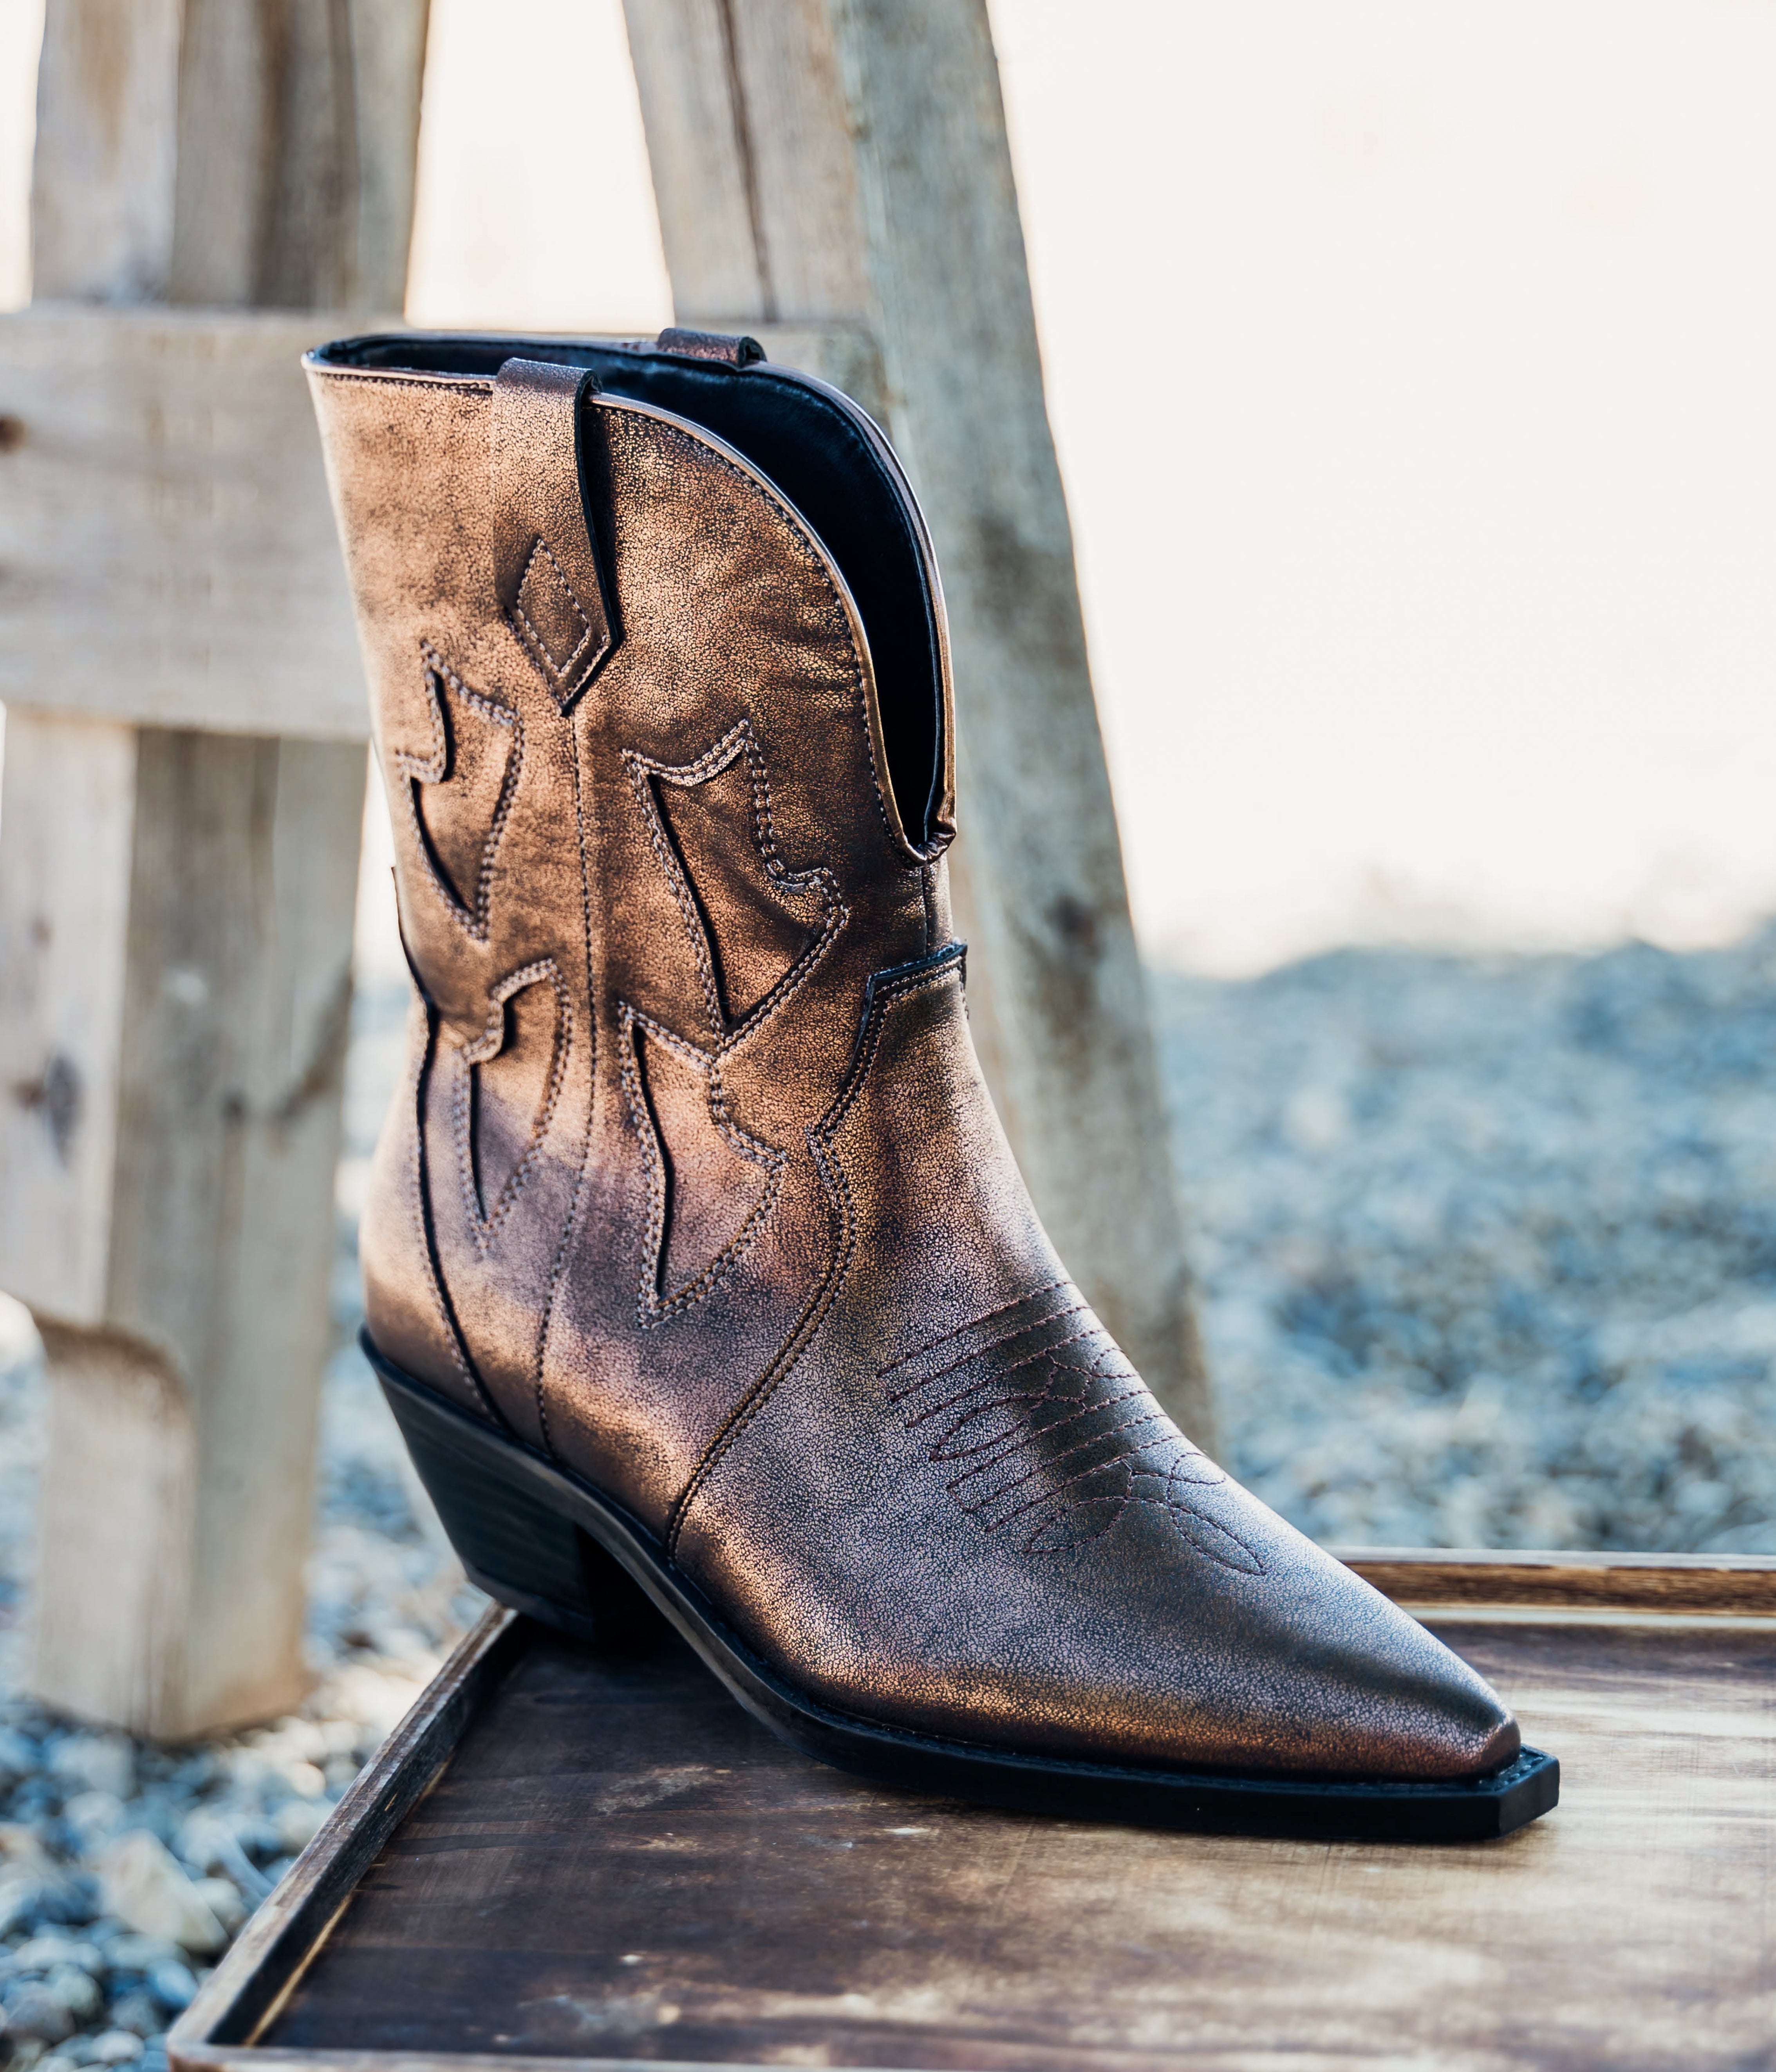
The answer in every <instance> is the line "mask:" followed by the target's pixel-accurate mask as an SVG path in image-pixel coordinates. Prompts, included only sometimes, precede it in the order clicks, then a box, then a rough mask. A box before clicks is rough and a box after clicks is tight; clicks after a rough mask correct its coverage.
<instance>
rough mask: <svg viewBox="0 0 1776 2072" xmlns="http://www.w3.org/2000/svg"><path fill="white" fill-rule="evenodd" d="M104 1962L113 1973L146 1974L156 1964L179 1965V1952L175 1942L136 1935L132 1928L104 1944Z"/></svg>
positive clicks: (160, 1937)
mask: <svg viewBox="0 0 1776 2072" xmlns="http://www.w3.org/2000/svg"><path fill="white" fill-rule="evenodd" d="M180 1961H181V1952H180V1950H179V1945H178V1944H177V1943H176V1942H168V1941H167V1940H166V1937H165V1936H163V1935H138V1934H137V1933H136V1931H135V1930H134V1929H133V1928H132V1929H125V1930H124V1932H123V1934H121V1935H113V1937H112V1938H111V1940H110V1941H109V1942H108V1943H106V1945H105V1962H106V1963H108V1964H109V1966H110V1967H111V1969H112V1970H113V1971H142V1972H148V1971H153V1969H154V1967H155V1966H156V1965H157V1964H176V1963H179V1962H180Z"/></svg>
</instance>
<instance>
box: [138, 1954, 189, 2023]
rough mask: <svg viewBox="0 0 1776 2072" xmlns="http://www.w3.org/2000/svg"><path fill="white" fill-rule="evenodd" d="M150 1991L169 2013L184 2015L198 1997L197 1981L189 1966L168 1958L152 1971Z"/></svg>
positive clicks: (149, 1980) (149, 1977)
mask: <svg viewBox="0 0 1776 2072" xmlns="http://www.w3.org/2000/svg"><path fill="white" fill-rule="evenodd" d="M148 1990H149V1992H151V1993H152V1994H153V1995H154V1998H155V1999H156V2000H158V2001H159V2003H160V2004H161V2005H162V2007H163V2008H166V2010H167V2011H168V2012H169V2013H172V2014H182V2013H183V2012H184V2011H185V2009H186V2008H188V2007H189V2006H190V2005H191V2002H192V2001H193V2000H195V1998H196V1996H197V1980H196V1979H195V1977H194V1976H193V1975H192V1973H191V1967H190V1966H189V1965H188V1964H182V1963H179V1960H178V1959H176V1958H168V1959H166V1960H165V1961H164V1962H162V1963H158V1964H156V1965H155V1966H154V1967H153V1968H152V1969H151V1970H150V1972H149V1974H148Z"/></svg>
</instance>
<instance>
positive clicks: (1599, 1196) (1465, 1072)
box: [1155, 930, 1776, 1553]
mask: <svg viewBox="0 0 1776 2072" xmlns="http://www.w3.org/2000/svg"><path fill="white" fill-rule="evenodd" d="M1155 1005H1156V1009H1157V1015H1158V1019H1159V1023H1160V1028H1161V1041H1162V1046H1163V1050H1164V1055H1165V1067H1166V1070H1167V1072H1168V1075H1169V1079H1170V1090H1171V1094H1172V1097H1173V1102H1174V1112H1175V1114H1176V1117H1177V1124H1178V1162H1179V1167H1180V1170H1181V1172H1182V1175H1183V1179H1184V1186H1185V1190H1186V1197H1187V1199H1188V1202H1189V1204H1190V1211H1191V1214H1192V1220H1193V1223H1194V1256H1195V1259H1196V1262H1197V1266H1198V1272H1199V1273H1200V1275H1201V1278H1202V1291H1203V1322H1204V1326H1205V1330H1206V1333H1207V1339H1208V1342H1209V1348H1210V1355H1211V1360H1212V1363H1213V1367H1214V1372H1215V1379H1216V1383H1217V1386H1218V1388H1219V1404H1220V1412H1221V1417H1222V1426H1223V1442H1224V1444H1223V1451H1224V1453H1225V1454H1226V1456H1227V1462H1228V1465H1229V1466H1230V1467H1231V1469H1232V1470H1234V1472H1235V1473H1236V1474H1239V1476H1240V1478H1242V1479H1243V1480H1244V1481H1245V1482H1248V1484H1249V1485H1250V1486H1252V1488H1253V1489H1255V1490H1256V1491H1257V1492H1258V1493H1259V1494H1260V1495H1262V1496H1264V1498H1266V1499H1267V1500H1268V1502H1269V1503H1272V1504H1273V1505H1275V1506H1276V1508H1277V1509H1278V1510H1280V1511H1282V1512H1283V1513H1284V1514H1285V1515H1286V1516H1288V1517H1289V1518H1290V1519H1293V1521H1294V1522H1295V1523H1297V1525H1299V1526H1301V1527H1303V1529H1304V1530H1305V1531H1308V1532H1309V1533H1312V1534H1313V1535H1314V1536H1315V1537H1317V1538H1319V1539H1322V1540H1330V1541H1332V1542H1334V1544H1336V1543H1339V1542H1342V1543H1345V1544H1350V1543H1352V1542H1359V1543H1365V1544H1371V1545H1376V1544H1380V1545H1390V1544H1391V1545H1402V1546H1433V1547H1434V1546H1469V1547H1474V1546H1489V1545H1490V1546H1498V1547H1598V1548H1659V1549H1663V1550H1667V1551H1671V1550H1683V1549H1692V1550H1696V1551H1700V1552H1722V1553H1725V1552H1746V1553H1751V1552H1776V1379H1773V1364H1772V1363H1773V1361H1776V930H1772V931H1770V932H1766V933H1765V934H1762V935H1759V936H1757V938H1755V939H1753V940H1751V941H1749V942H1748V943H1744V944H1741V945H1740V946H1738V947H1737V948H1733V949H1729V950H1723V951H1718V952H1708V953H1704V954H1695V955H1688V956H1675V955H1671V954H1670V953H1667V952H1662V951H1659V950H1655V949H1651V948H1646V947H1645V946H1644V945H1638V944H1637V945H1633V946H1630V947H1628V948H1622V949H1618V950H1615V951H1612V952H1608V953H1607V954H1604V955H1599V956H1589V957H1534V958H1529V957H1525V958H1519V959H1512V960H1474V959H1467V958H1456V957H1437V956H1425V955H1423V954H1411V953H1404V952H1379V951H1345V952H1339V953H1338V954H1336V955H1334V956H1326V957H1321V958H1317V959H1314V960H1312V961H1310V962H1308V963H1305V964H1297V965H1295V966H1293V967H1291V968H1289V969H1287V970H1284V971H1281V972H1275V973H1272V974H1271V975H1270V976H1267V977H1264V978H1261V979H1258V980H1252V981H1249V982H1247V983H1244V984H1241V985H1217V984H1211V983H1208V982H1205V981H1203V980H1192V979H1186V978H1180V977H1177V976H1161V977H1159V978H1157V980H1156V981H1155Z"/></svg>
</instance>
